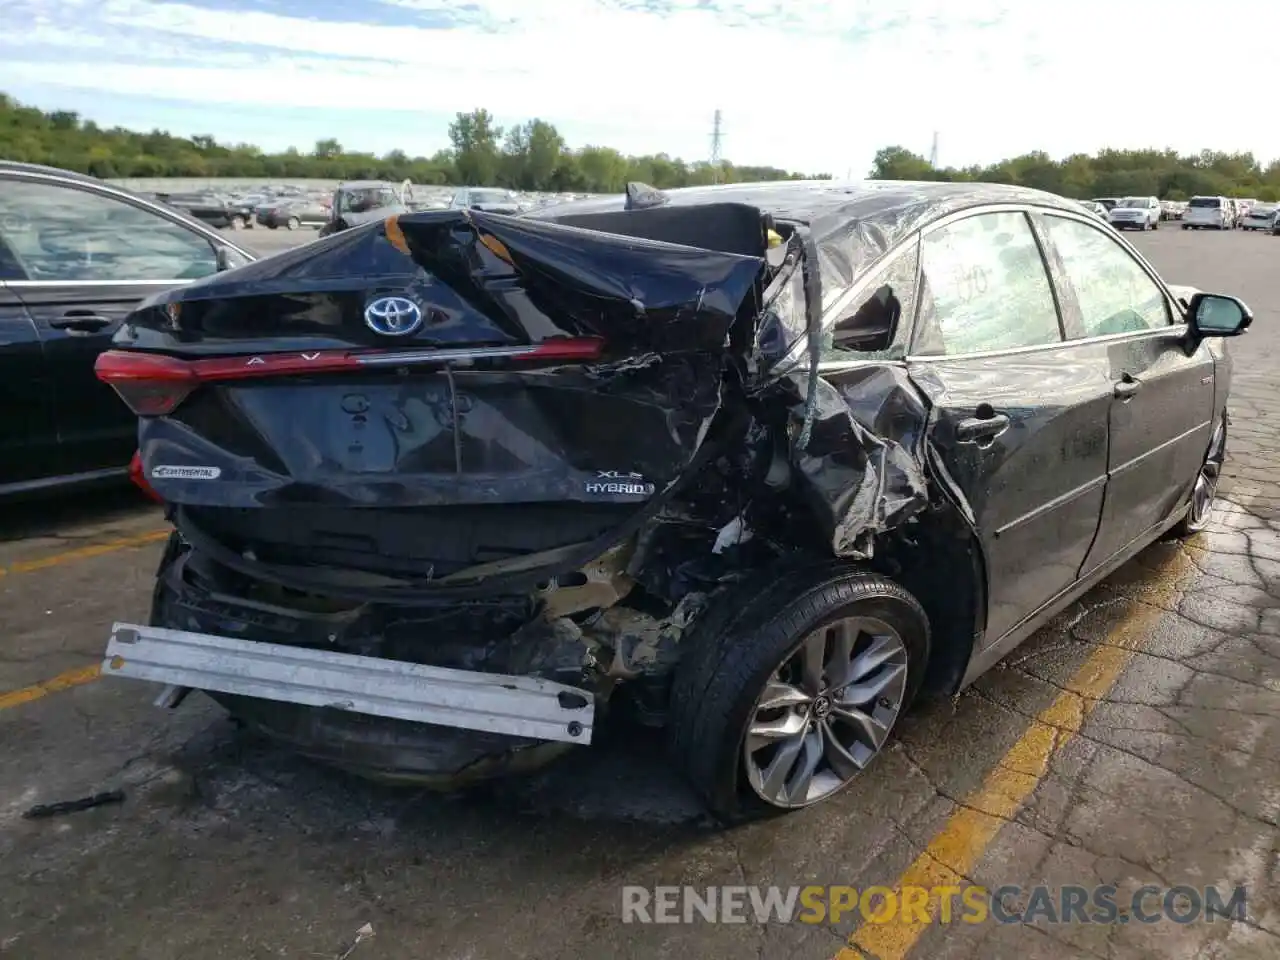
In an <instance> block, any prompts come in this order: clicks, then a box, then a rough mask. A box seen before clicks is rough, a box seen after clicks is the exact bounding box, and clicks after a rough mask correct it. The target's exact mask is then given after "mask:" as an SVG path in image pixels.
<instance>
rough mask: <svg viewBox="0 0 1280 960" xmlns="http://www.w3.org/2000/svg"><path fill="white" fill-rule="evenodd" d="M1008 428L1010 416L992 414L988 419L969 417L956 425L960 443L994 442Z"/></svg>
mask: <svg viewBox="0 0 1280 960" xmlns="http://www.w3.org/2000/svg"><path fill="white" fill-rule="evenodd" d="M1008 428H1009V417H1008V414H1004V413H992V414H991V415H990V416H987V417H968V418H967V419H964V420H961V421H960V422H959V423H957V424H956V440H957V441H959V442H960V443H977V442H978V441H980V440H994V439H995V438H996V437H998V436H1000V434H1002V433H1004V432H1005V430H1007V429H1008Z"/></svg>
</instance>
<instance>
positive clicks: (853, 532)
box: [789, 365, 928, 559]
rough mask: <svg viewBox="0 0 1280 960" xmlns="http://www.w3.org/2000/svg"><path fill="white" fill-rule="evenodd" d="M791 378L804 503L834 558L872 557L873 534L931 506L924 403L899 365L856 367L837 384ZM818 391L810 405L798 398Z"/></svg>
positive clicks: (797, 464) (793, 427)
mask: <svg viewBox="0 0 1280 960" xmlns="http://www.w3.org/2000/svg"><path fill="white" fill-rule="evenodd" d="M789 379H790V380H791V381H792V383H793V385H794V391H795V398H796V402H795V403H794V404H793V406H792V407H791V433H792V436H793V439H794V443H793V448H792V457H793V461H794V465H795V467H796V469H797V471H798V472H799V474H800V478H801V479H800V483H801V486H802V488H803V490H804V492H805V495H806V499H807V501H808V503H809V504H810V506H811V507H812V509H813V511H814V513H815V515H816V516H817V517H818V520H819V523H820V524H821V526H822V529H823V531H824V534H825V536H826V537H827V539H828V542H829V544H830V546H831V552H832V553H833V554H835V555H836V556H838V557H850V558H864V559H865V558H869V557H870V556H871V555H872V543H873V540H874V537H875V536H876V535H877V534H880V533H882V532H884V531H886V530H890V529H892V528H894V527H898V526H901V525H902V524H903V523H905V522H906V521H907V520H909V519H910V518H911V517H913V516H915V515H916V514H917V513H919V512H921V511H922V510H924V508H925V507H926V506H928V487H927V483H926V479H925V471H924V465H923V464H924V456H925V424H926V418H927V411H926V410H925V407H924V403H923V401H922V400H921V398H920V395H919V392H918V391H917V390H916V389H915V387H913V386H912V385H911V382H910V381H909V380H908V378H907V373H906V370H905V369H903V368H902V367H900V366H896V365H884V366H879V365H876V366H872V365H868V366H866V367H863V368H855V369H853V370H850V371H846V372H843V373H841V374H840V375H839V377H838V379H837V380H836V381H835V382H832V381H829V380H826V379H823V378H821V377H818V378H814V379H811V378H810V375H809V374H807V373H794V374H791V375H790V377H789ZM815 385H816V390H814V392H813V395H814V398H815V399H814V402H813V404H812V406H811V407H810V405H809V404H807V403H805V402H804V400H803V399H802V398H806V397H807V396H808V395H809V392H810V388H811V387H813V386H815ZM810 409H811V410H812V426H811V430H810V432H809V436H808V442H807V444H805V445H804V446H801V444H800V442H799V441H800V440H801V438H802V434H803V431H804V425H805V423H806V416H807V414H808V413H809V411H810Z"/></svg>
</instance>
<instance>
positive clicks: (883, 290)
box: [822, 244, 919, 360]
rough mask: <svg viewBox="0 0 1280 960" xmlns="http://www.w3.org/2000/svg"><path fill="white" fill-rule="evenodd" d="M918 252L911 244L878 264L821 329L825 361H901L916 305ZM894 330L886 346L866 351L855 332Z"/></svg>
mask: <svg viewBox="0 0 1280 960" xmlns="http://www.w3.org/2000/svg"><path fill="white" fill-rule="evenodd" d="M918 261H919V255H918V253H917V250H916V246H915V245H914V244H913V245H912V246H911V248H910V249H909V250H906V251H904V252H903V253H901V254H899V255H898V256H896V257H894V258H893V260H892V261H890V262H889V263H886V264H884V265H882V266H881V267H879V268H878V269H877V270H876V271H875V274H874V275H873V276H872V277H871V279H870V280H868V281H867V285H866V286H865V287H864V288H863V291H862V293H861V294H859V295H858V299H857V300H855V301H854V302H853V303H851V304H849V306H848V307H847V308H846V309H845V310H843V311H841V314H840V316H839V317H838V318H837V319H836V320H835V321H834V322H833V323H832V324H831V325H830V326H828V327H827V328H826V329H825V330H824V331H823V337H822V358H823V359H824V360H901V359H902V357H903V356H904V355H905V354H906V337H907V332H908V327H909V326H910V321H911V317H912V316H913V315H914V314H915V306H916V265H917V263H918ZM875 329H885V330H888V329H893V330H895V332H896V335H895V336H894V338H893V341H892V343H890V345H889V347H888V349H884V350H868V349H866V345H865V343H863V342H860V341H859V339H858V338H857V336H856V335H855V333H856V332H860V331H867V330H875Z"/></svg>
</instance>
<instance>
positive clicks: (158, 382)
mask: <svg viewBox="0 0 1280 960" xmlns="http://www.w3.org/2000/svg"><path fill="white" fill-rule="evenodd" d="M603 351H604V341H603V340H598V339H594V338H578V339H574V338H567V337H565V338H558V339H552V340H543V341H542V342H541V343H534V344H521V345H519V346H506V347H442V348H439V349H423V350H403V351H387V350H368V351H349V350H315V351H311V352H303V353H266V354H261V355H258V356H248V357H246V356H243V355H242V356H237V357H214V358H210V359H208V360H178V359H176V358H174V357H166V356H163V355H161V354H155V353H132V352H128V351H124V350H108V351H106V352H105V353H101V354H99V355H98V361H97V363H96V364H95V366H94V370H95V372H96V373H97V375H98V379H99V380H101V381H102V382H103V383H106V384H110V386H111V387H112V388H114V389H115V391H116V393H118V394H120V399H122V400H123V401H124V402H125V403H127V404H128V405H129V409H131V410H132V411H133V412H134V413H136V414H137V415H138V416H140V417H156V416H162V415H164V414H166V413H172V412H173V410H174V409H175V408H176V407H177V406H178V404H180V403H181V402H182V401H183V400H185V399H186V398H187V396H188V395H190V393H191V391H193V390H194V389H195V388H196V387H197V386H199V385H200V384H201V383H216V382H218V381H222V380H247V379H256V378H260V377H276V376H280V375H282V374H292V373H334V372H335V371H340V370H347V371H350V370H356V369H359V368H361V367H409V366H420V365H439V364H444V363H449V364H469V363H474V362H476V361H482V360H522V361H535V362H536V361H548V360H552V361H554V360H563V361H573V360H594V359H596V358H597V357H599V356H600V354H601V353H602V352H603Z"/></svg>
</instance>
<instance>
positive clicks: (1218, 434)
mask: <svg viewBox="0 0 1280 960" xmlns="http://www.w3.org/2000/svg"><path fill="white" fill-rule="evenodd" d="M1229 422H1230V421H1229V420H1228V418H1227V412H1226V411H1225V410H1224V411H1222V418H1221V419H1220V420H1219V421H1218V426H1217V427H1216V428H1215V429H1214V432H1213V433H1212V434H1211V435H1210V437H1209V446H1208V447H1206V448H1205V452H1204V463H1203V464H1201V467H1200V470H1199V472H1197V474H1196V480H1195V482H1194V483H1193V484H1192V488H1191V494H1190V497H1189V507H1190V509H1189V510H1188V512H1187V515H1186V516H1184V517H1183V518H1182V519H1181V520H1179V521H1178V523H1177V524H1176V525H1175V526H1174V527H1173V530H1172V533H1173V535H1174V536H1175V537H1181V538H1186V537H1194V536H1195V535H1196V534H1197V533H1199V532H1200V531H1201V530H1203V529H1204V528H1205V526H1206V525H1207V523H1208V519H1209V508H1212V505H1213V498H1214V497H1216V495H1217V488H1218V481H1219V480H1221V478H1222V465H1223V463H1225V462H1226V458H1227V425H1228V423H1229ZM1212 462H1216V463H1217V473H1216V477H1215V479H1214V481H1213V490H1212V493H1211V495H1210V498H1209V508H1206V509H1205V510H1204V511H1203V512H1202V513H1199V514H1197V511H1196V509H1195V507H1196V504H1195V497H1196V487H1197V486H1198V485H1199V483H1200V480H1201V477H1202V476H1203V475H1204V472H1205V469H1206V468H1207V466H1208V465H1209V464H1210V463H1212Z"/></svg>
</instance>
